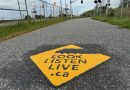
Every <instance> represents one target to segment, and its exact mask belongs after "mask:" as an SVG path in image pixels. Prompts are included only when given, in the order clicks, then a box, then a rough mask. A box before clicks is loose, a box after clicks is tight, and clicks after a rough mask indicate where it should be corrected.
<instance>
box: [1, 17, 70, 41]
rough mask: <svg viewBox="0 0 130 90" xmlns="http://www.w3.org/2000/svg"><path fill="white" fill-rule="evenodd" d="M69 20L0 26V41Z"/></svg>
mask: <svg viewBox="0 0 130 90" xmlns="http://www.w3.org/2000/svg"><path fill="white" fill-rule="evenodd" d="M68 19H69V18H55V19H47V20H43V21H35V22H21V23H17V24H15V25H8V26H1V27H0V41H3V40H6V39H9V38H12V37H16V36H18V35H21V34H24V33H28V32H31V31H34V30H37V29H40V28H43V27H46V26H50V25H53V24H56V23H60V22H63V21H66V20H68Z"/></svg>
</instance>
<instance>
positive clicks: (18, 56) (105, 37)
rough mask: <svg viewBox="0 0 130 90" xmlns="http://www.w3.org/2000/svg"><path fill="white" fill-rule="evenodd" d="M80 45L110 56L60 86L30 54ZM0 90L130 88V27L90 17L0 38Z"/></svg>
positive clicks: (115, 89) (90, 50)
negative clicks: (0, 39)
mask: <svg viewBox="0 0 130 90" xmlns="http://www.w3.org/2000/svg"><path fill="white" fill-rule="evenodd" d="M70 44H73V45H79V46H82V47H84V48H86V49H88V52H89V53H103V54H106V55H109V56H110V57H111V59H110V60H109V61H107V62H105V63H103V64H101V65H99V66H97V67H95V68H93V69H92V70H90V71H88V72H86V73H84V74H83V75H81V76H80V77H78V78H76V79H74V80H72V81H70V82H68V83H66V84H65V85H62V86H60V87H58V88H55V87H53V85H51V84H50V82H48V80H47V79H46V78H45V77H44V75H43V74H42V73H41V72H40V71H39V70H38V69H37V67H35V66H34V64H33V63H31V62H30V61H31V60H29V56H30V55H33V54H37V53H39V52H42V51H47V50H50V49H53V48H56V47H60V46H64V45H70ZM0 89H1V90H130V31H129V30H127V29H121V28H119V27H118V26H115V25H110V24H107V23H104V22H100V21H95V20H92V19H89V18H81V19H73V20H69V21H65V22H63V23H59V24H55V25H53V26H49V27H45V28H42V29H39V30H36V31H33V32H30V33H27V34H24V35H21V36H18V37H15V38H12V39H9V40H6V41H4V42H0Z"/></svg>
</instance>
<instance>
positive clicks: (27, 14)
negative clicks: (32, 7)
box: [25, 0, 30, 21]
mask: <svg viewBox="0 0 130 90" xmlns="http://www.w3.org/2000/svg"><path fill="white" fill-rule="evenodd" d="M25 7H26V12H27V19H28V21H30V20H29V13H28V6H27V0H25Z"/></svg>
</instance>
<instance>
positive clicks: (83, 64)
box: [31, 45, 110, 86]
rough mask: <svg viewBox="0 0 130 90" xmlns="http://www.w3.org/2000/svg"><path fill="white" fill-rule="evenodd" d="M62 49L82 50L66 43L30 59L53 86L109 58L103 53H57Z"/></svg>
mask: <svg viewBox="0 0 130 90" xmlns="http://www.w3.org/2000/svg"><path fill="white" fill-rule="evenodd" d="M64 49H68V50H69V49H70V50H71V49H75V50H80V49H81V50H83V48H81V47H79V46H75V45H68V46H64V47H61V48H57V49H53V50H50V51H46V52H43V53H39V54H37V55H33V56H31V59H32V61H33V62H34V63H35V64H36V65H37V66H38V68H39V69H40V70H41V71H42V72H43V73H44V74H45V76H46V77H47V78H48V79H49V80H50V82H51V83H52V84H53V85H54V86H59V85H61V84H63V83H66V82H67V81H69V80H71V79H73V78H74V77H76V76H79V75H80V74H82V73H84V72H86V71H88V70H89V69H91V68H93V67H95V66H96V65H99V64H101V63H102V62H105V61H107V60H108V59H110V57H109V56H106V55H103V54H87V53H86V54H81V53H58V52H57V51H61V50H64Z"/></svg>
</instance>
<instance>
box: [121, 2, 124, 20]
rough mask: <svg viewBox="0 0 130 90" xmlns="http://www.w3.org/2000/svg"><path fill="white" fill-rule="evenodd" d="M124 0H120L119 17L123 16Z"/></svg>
mask: <svg viewBox="0 0 130 90" xmlns="http://www.w3.org/2000/svg"><path fill="white" fill-rule="evenodd" d="M123 8H124V0H121V17H122V16H123Z"/></svg>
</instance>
